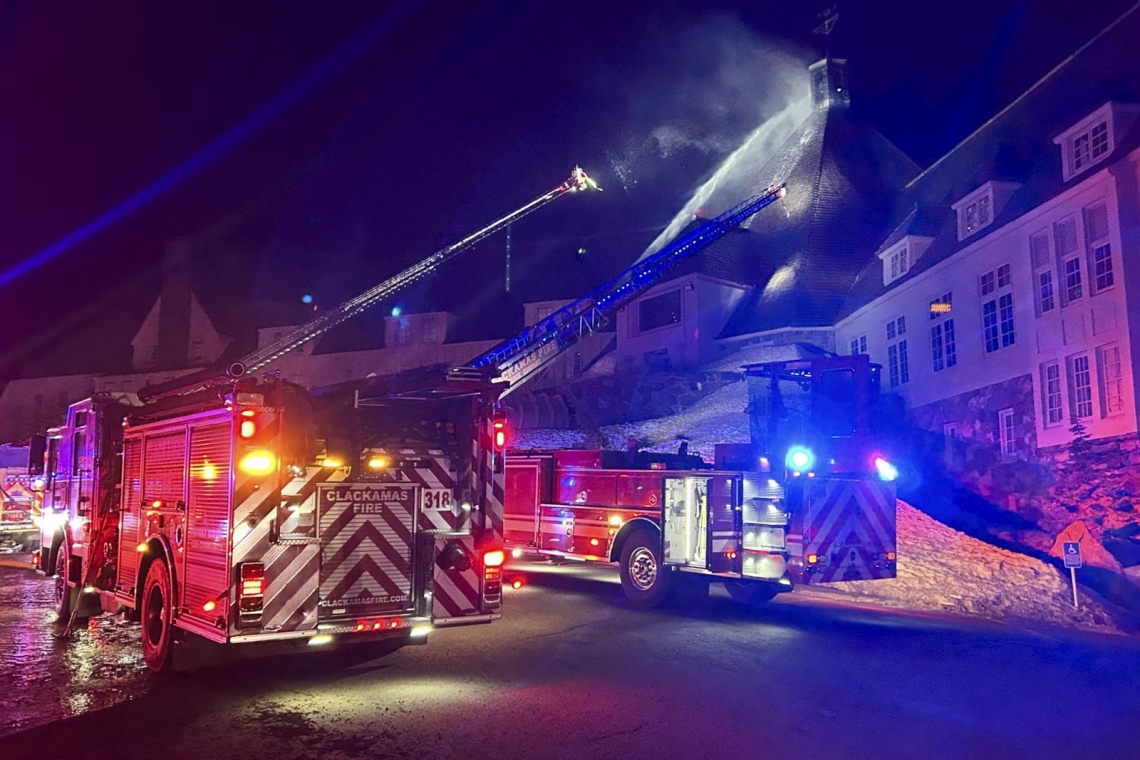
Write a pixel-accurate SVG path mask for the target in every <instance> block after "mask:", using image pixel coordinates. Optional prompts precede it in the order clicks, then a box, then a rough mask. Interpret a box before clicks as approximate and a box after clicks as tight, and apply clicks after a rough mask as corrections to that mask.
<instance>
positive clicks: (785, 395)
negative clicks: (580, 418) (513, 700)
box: [505, 356, 897, 607]
mask: <svg viewBox="0 0 1140 760" xmlns="http://www.w3.org/2000/svg"><path fill="white" fill-rule="evenodd" d="M878 369H879V368H878V366H877V365H872V364H871V363H870V362H869V361H868V360H867V357H866V356H850V357H833V358H815V359H797V360H791V361H781V362H772V363H766V364H758V365H750V366H748V367H746V368H745V373H746V376H747V381H748V383H749V385H750V386H751V391H752V393H751V396H752V400H751V402H750V404H749V409H750V423H751V427H752V432H753V436H752V439H753V441H752V443H751V444H741V445H718V446H717V447H716V456H715V462H714V463H713V464H711V465H710V464H706V463H705V462H704V461H703V460H702V459H701V458H700V457H697V456H692V455H680V454H677V455H671V454H650V453H648V452H635V451H633V450H630V451H624V452H623V451H571V450H562V451H553V452H542V453H532V454H519V455H513V456H509V457H508V458H507V492H506V499H505V503H506V530H505V536H506V543H507V546H508V548H512V549H513V551H514V552H515V553H517V554H520V555H521V554H523V553H530V554H538V555H545V556H548V557H561V558H567V559H579V560H586V561H594V562H612V563H617V564H618V567H619V570H620V573H621V583H622V589H623V591H624V592H625V595H626V596H627V597H628V599H629V600H630V602H631V603H632V604H633V605H634V606H638V607H652V606H656V605H658V604H660V603H661V602H663V601H665V600H666V599H667V598H668V597H669V596H670V595H671V594H672V593H673V592H676V591H680V590H686V591H691V590H693V589H696V590H698V591H702V592H703V591H704V590H705V589H707V587H708V584H709V582H711V581H720V582H722V583H723V584H724V586H725V588H726V589H727V590H728V592H729V594H730V595H731V596H732V597H733V598H735V599H737V600H739V601H743V602H746V603H753V604H755V603H760V602H764V601H767V600H769V599H771V598H772V597H774V596H775V595H776V594H777V593H780V592H783V591H791V590H792V588H793V587H794V586H795V585H797V584H817V583H828V582H833V581H846V580H875V579H883V578H893V577H895V570H896V557H897V555H896V551H897V547H896V531H895V492H894V484H893V480H894V478H895V476H896V471H895V468H894V466H893V465H892V464H891V463H890V462H889V460H888V459H887V457H886V456H885V455H884V454H883V453H882V452H881V451H879V450H877V449H876V448H875V436H874V431H873V427H872V424H871V423H872V420H873V411H874V407H875V402H876V398H877V394H878Z"/></svg>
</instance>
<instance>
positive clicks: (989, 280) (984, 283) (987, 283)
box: [978, 272, 994, 296]
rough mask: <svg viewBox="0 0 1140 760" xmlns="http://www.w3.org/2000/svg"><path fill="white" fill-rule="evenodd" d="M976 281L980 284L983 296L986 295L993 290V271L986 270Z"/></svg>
mask: <svg viewBox="0 0 1140 760" xmlns="http://www.w3.org/2000/svg"><path fill="white" fill-rule="evenodd" d="M978 283H979V284H980V285H981V288H982V295H983V296H988V295H989V294H990V293H993V292H994V273H993V272H986V273H985V274H983V275H982V276H981V277H980V278H979V280H978Z"/></svg>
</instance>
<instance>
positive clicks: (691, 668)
mask: <svg viewBox="0 0 1140 760" xmlns="http://www.w3.org/2000/svg"><path fill="white" fill-rule="evenodd" d="M514 572H515V571H514V570H513V568H512V573H511V574H513V573H514ZM525 577H526V578H527V581H528V582H527V584H526V585H525V586H524V587H523V588H521V589H519V590H513V589H508V595H509V596H508V599H507V612H506V615H505V617H504V618H503V619H502V620H500V621H498V622H496V623H494V624H492V625H482V626H472V627H464V628H455V629H444V630H438V631H435V632H434V633H432V634H431V636H430V640H429V642H428V645H427V646H424V647H409V648H407V649H404V650H401V651H399V652H396V653H395V654H391V655H389V656H379V655H378V653H376V652H372V651H370V650H367V649H366V648H364V647H349V648H348V650H353V649H356V650H360V651H357V652H355V653H352V654H351V656H346V655H348V652H340V653H338V652H335V651H327V650H326V651H323V653H321V654H318V653H316V652H312V653H308V654H305V655H296V654H295V655H292V656H290V657H278V658H271V659H265V660H254V661H246V662H239V663H234V664H232V665H227V666H226V667H223V668H208V669H204V670H199V671H195V672H194V673H181V674H175V675H173V676H169V677H168V676H163V677H152V676H150V675H149V674H148V673H147V672H146V670H145V667H144V666H143V665H142V663H141V662H140V658H139V655H138V641H137V637H138V631H137V628H136V627H135V626H134V625H133V624H129V623H126V622H123V621H122V620H121V618H117V617H115V616H102V617H100V618H96V619H94V620H92V621H91V622H89V623H88V624H87V626H86V627H85V628H83V629H81V630H80V631H79V632H78V633H77V636H76V638H75V640H74V641H72V642H71V643H69V644H64V643H57V642H55V641H54V640H52V639H51V638H50V636H49V635H48V631H49V630H50V629H51V628H52V626H51V624H50V621H51V615H52V613H51V611H50V605H51V583H50V581H48V580H46V579H43V578H40V577H38V576H35V575H33V574H31V573H30V572H28V571H26V570H14V569H8V568H2V567H0V615H3V617H2V618H0V645H2V646H4V647H7V651H9V652H10V653H11V655H10V656H6V657H3V660H2V662H3V667H2V668H0V679H2V680H0V689H3V692H2V694H3V697H2V698H3V699H4V702H3V703H0V704H3V706H4V707H6V708H7V709H2V708H0V715H2V716H3V720H4V721H5V723H3V724H2V726H0V734H2V735H0V759H2V760H24V758H27V760H41V759H42V758H45V757H50V758H88V757H90V758H100V759H101V758H110V757H113V758H115V759H116V760H132V759H133V758H139V760H153V758H154V757H155V756H156V755H157V754H161V755H162V756H163V757H164V758H167V759H168V760H178V759H179V758H192V759H193V760H201V758H203V757H207V758H209V757H214V758H230V757H271V758H274V760H292V759H293V758H297V759H298V760H301V759H304V760H338V759H340V758H408V757H415V758H471V759H472V760H475V759H478V760H483V759H484V758H488V757H519V758H528V760H529V759H530V758H567V757H583V756H585V757H598V758H607V757H655V758H660V759H661V760H669V759H670V758H679V759H680V758H684V759H685V760H692V758H704V757H747V758H753V757H801V756H814V755H818V754H826V755H828V756H836V757H842V758H868V759H869V760H870V759H872V758H873V759H874V760H882V759H883V758H884V757H886V758H911V757H923V758H935V757H952V758H989V757H1001V758H1003V760H1018V759H1020V758H1025V759H1026V760H1037V758H1041V757H1049V758H1051V759H1052V760H1056V759H1057V758H1074V760H1077V759H1078V758H1079V759H1080V760H1087V758H1089V757H1106V758H1133V757H1135V758H1140V731H1138V730H1137V726H1140V693H1137V691H1136V689H1135V684H1136V683H1138V682H1140V642H1137V640H1135V639H1130V638H1126V637H1120V636H1103V635H1092V634H1089V635H1072V634H1071V632H1064V635H1063V636H1062V635H1048V634H1042V633H1040V632H1029V631H1024V630H1020V629H1017V628H1013V627H1010V626H999V625H995V624H992V623H984V624H977V623H974V622H972V621H968V620H964V619H962V618H951V617H948V616H934V615H929V614H922V615H916V614H910V613H900V612H898V611H890V610H883V609H871V608H867V607H862V606H857V605H851V604H839V603H831V602H828V601H826V600H823V599H820V598H818V597H813V596H811V595H809V594H805V595H799V594H789V595H787V597H786V598H781V599H778V600H776V601H774V602H772V603H770V604H768V605H766V606H765V607H763V608H762V609H751V608H747V607H742V606H741V605H738V604H735V603H733V602H731V601H730V600H729V599H727V597H726V596H725V595H724V594H723V591H722V590H721V589H717V590H716V591H717V593H714V594H713V596H712V598H710V599H709V601H708V603H707V604H703V605H694V606H692V607H691V608H685V609H663V610H654V611H650V612H639V611H636V610H632V609H630V608H629V607H628V605H627V604H626V603H625V602H624V600H623V599H622V596H621V591H620V588H619V587H618V586H617V585H616V576H615V575H613V574H612V573H609V574H606V573H605V572H604V571H602V570H595V569H594V568H585V567H580V566H574V565H567V566H541V567H534V568H529V569H527V571H526V572H525ZM21 728H22V730H17V729H21Z"/></svg>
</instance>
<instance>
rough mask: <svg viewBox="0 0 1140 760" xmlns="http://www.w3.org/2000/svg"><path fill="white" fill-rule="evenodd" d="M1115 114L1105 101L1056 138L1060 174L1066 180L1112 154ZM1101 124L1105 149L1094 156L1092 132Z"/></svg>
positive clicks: (1113, 148) (1114, 146)
mask: <svg viewBox="0 0 1140 760" xmlns="http://www.w3.org/2000/svg"><path fill="white" fill-rule="evenodd" d="M1112 115H1113V114H1112V104H1111V103H1105V104H1104V105H1103V106H1101V107H1100V108H1098V109H1096V110H1095V111H1093V112H1092V113H1091V114H1089V115H1088V116H1086V117H1085V118H1083V119H1081V120H1080V121H1078V122H1077V123H1076V124H1074V125H1073V126H1071V127H1069V128H1068V129H1067V130H1065V131H1064V132H1062V133H1061V134H1059V135H1057V137H1055V138H1053V143H1054V144H1055V145H1059V146H1060V147H1061V176H1062V177H1063V179H1064V180H1065V181H1066V182H1068V181H1069V180H1070V179H1072V178H1074V177H1076V176H1077V175H1080V174H1084V173H1085V172H1086V171H1088V170H1089V169H1091V168H1092V167H1094V166H1096V165H1097V164H1099V163H1100V162H1101V161H1104V160H1105V159H1106V158H1108V157H1109V156H1110V155H1112V151H1113V150H1115V149H1116V140H1115V129H1114V128H1113V118H1112ZM1102 125H1103V129H1104V132H1103V134H1104V138H1105V139H1104V141H1103V145H1104V148H1103V150H1102V151H1098V152H1097V154H1096V155H1095V156H1094V155H1093V150H1094V145H1093V137H1094V135H1093V132H1094V130H1099V128H1100V127H1101V126H1102ZM1097 142H1098V143H1099V142H1100V141H1099V140H1098V141H1097ZM1082 148H1083V150H1082Z"/></svg>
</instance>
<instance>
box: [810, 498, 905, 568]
mask: <svg viewBox="0 0 1140 760" xmlns="http://www.w3.org/2000/svg"><path fill="white" fill-rule="evenodd" d="M808 502H809V503H808V504H807V514H808V516H809V521H810V530H805V536H804V543H803V549H802V551H803V555H802V556H805V557H806V556H807V555H810V554H815V555H817V556H818V557H819V565H818V569H817V570H816V571H815V572H814V573H812V574H811V576H810V582H813V583H830V582H833V581H842V580H871V579H876V578H893V577H895V564H894V563H893V562H887V561H885V559H884V556H885V555H886V554H887V553H888V552H895V551H896V532H895V496H894V490H893V489H892V488H891V486H890V485H889V484H887V483H880V482H877V481H870V480H839V479H823V478H821V479H819V480H817V481H814V482H813V483H812V484H811V486H810V492H809V494H808ZM789 548H791V547H789Z"/></svg>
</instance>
